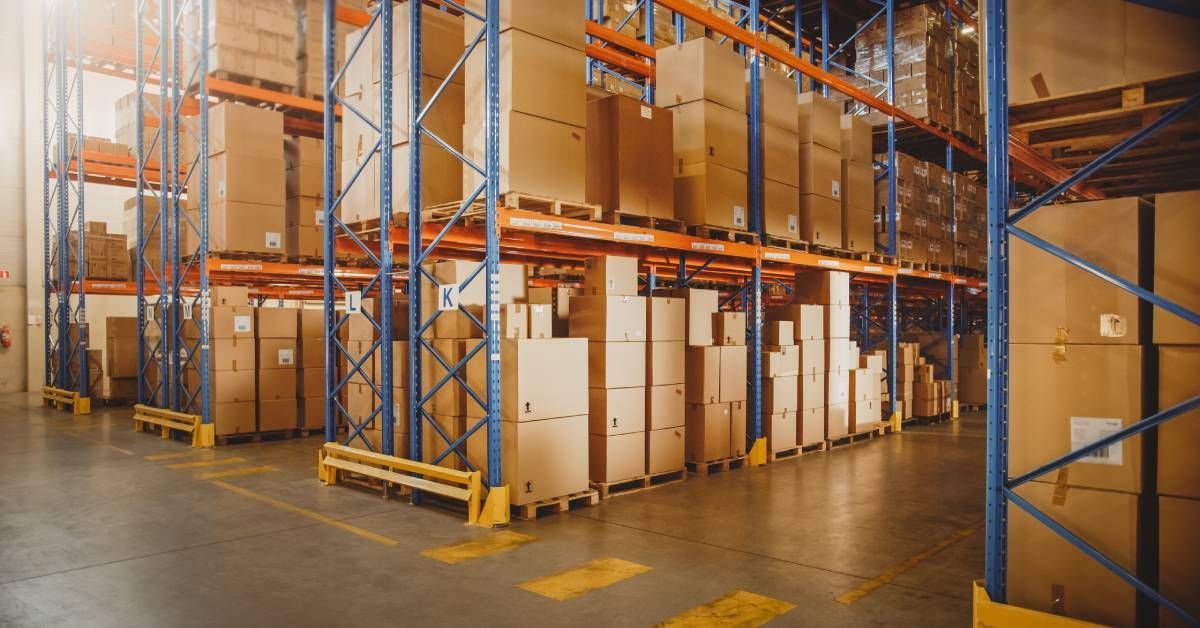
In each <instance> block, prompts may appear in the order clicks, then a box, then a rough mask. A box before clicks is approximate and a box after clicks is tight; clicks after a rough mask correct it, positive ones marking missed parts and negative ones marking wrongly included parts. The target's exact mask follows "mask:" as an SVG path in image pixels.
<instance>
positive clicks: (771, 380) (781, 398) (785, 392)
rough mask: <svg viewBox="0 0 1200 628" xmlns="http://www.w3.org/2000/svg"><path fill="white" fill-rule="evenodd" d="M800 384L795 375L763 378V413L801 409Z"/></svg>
mask: <svg viewBox="0 0 1200 628" xmlns="http://www.w3.org/2000/svg"><path fill="white" fill-rule="evenodd" d="M799 386H800V380H799V377H798V376H795V375H793V376H790V377H768V378H764V379H763V380H762V407H763V414H779V413H782V412H795V411H796V410H797V409H799V407H800V395H799ZM794 431H795V430H793V432H794Z"/></svg>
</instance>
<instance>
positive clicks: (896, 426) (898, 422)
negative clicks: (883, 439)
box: [888, 412, 904, 432]
mask: <svg viewBox="0 0 1200 628" xmlns="http://www.w3.org/2000/svg"><path fill="white" fill-rule="evenodd" d="M888 421H889V422H890V423H891V424H892V431H893V432H899V431H901V430H903V429H904V421H903V420H902V419H901V418H900V413H899V412H893V413H892V418H890V419H888Z"/></svg>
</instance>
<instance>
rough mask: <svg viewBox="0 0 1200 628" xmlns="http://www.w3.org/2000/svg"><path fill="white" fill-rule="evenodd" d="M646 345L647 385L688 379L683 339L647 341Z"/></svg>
mask: <svg viewBox="0 0 1200 628" xmlns="http://www.w3.org/2000/svg"><path fill="white" fill-rule="evenodd" d="M645 345H646V346H645V350H646V354H645V365H646V385H647V386H661V385H663V384H682V383H684V381H686V370H685V368H684V364H685V360H684V344H683V341H667V342H647V343H645Z"/></svg>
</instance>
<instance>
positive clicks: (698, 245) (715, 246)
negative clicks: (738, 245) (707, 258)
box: [692, 242, 725, 252]
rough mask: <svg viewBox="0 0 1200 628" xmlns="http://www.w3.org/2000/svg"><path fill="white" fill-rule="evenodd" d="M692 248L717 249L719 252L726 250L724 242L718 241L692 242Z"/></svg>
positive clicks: (696, 249)
mask: <svg viewBox="0 0 1200 628" xmlns="http://www.w3.org/2000/svg"><path fill="white" fill-rule="evenodd" d="M692 250H693V251H717V252H721V251H724V250H725V245H724V244H717V243H715V242H693V243H692Z"/></svg>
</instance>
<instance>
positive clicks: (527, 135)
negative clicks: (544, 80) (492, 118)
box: [462, 111, 587, 203]
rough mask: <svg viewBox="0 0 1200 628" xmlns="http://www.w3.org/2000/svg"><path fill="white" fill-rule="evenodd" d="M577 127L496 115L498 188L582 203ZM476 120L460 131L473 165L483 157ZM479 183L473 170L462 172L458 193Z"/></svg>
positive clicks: (583, 163)
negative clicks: (498, 162)
mask: <svg viewBox="0 0 1200 628" xmlns="http://www.w3.org/2000/svg"><path fill="white" fill-rule="evenodd" d="M584 134H585V130H584V129H583V127H579V126H573V125H570V124H564V123H562V122H558V121H556V120H547V119H545V118H539V117H537V116H531V115H527V114H524V113H520V112H516V111H510V112H506V113H502V114H500V147H501V148H500V188H501V189H502V190H504V191H506V192H522V193H525V194H533V195H537V196H547V197H550V198H554V199H557V200H562V201H571V202H577V203H579V202H583V201H584V199H585V198H586V196H587V192H586V186H585V182H584V176H585V172H586V158H585V151H584ZM484 140H485V137H484V126H483V124H482V121H479V120H474V119H468V120H467V124H466V125H465V126H464V127H463V150H464V152H465V156H466V157H467V158H468V159H471V160H472V161H474V162H475V163H482V161H483V158H484ZM481 180H482V179H481V178H480V176H479V173H477V172H476V171H475V170H463V176H462V185H463V194H468V193H471V192H473V191H474V190H475V188H476V187H478V186H479V184H480V181H481Z"/></svg>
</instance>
